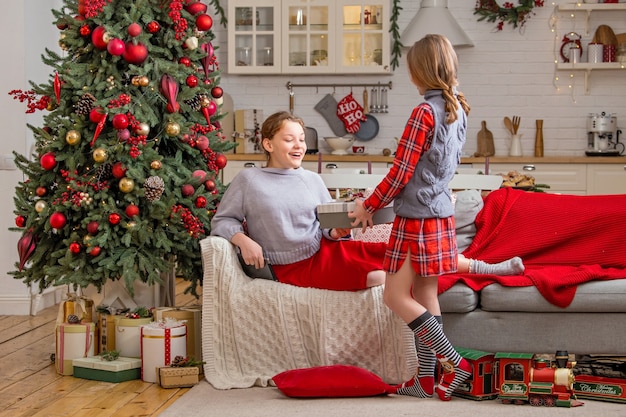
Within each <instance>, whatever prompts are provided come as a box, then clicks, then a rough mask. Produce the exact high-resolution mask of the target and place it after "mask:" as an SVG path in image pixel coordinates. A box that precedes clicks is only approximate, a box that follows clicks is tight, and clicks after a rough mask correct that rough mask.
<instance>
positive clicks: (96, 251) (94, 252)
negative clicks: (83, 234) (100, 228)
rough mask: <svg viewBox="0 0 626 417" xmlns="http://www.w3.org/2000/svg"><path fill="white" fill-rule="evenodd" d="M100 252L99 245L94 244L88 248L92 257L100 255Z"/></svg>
mask: <svg viewBox="0 0 626 417" xmlns="http://www.w3.org/2000/svg"><path fill="white" fill-rule="evenodd" d="M100 252H101V249H100V246H94V247H93V248H91V249H89V254H90V255H91V256H94V257H95V256H98V255H100Z"/></svg>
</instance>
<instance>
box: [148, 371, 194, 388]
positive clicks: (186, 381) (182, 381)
mask: <svg viewBox="0 0 626 417" xmlns="http://www.w3.org/2000/svg"><path fill="white" fill-rule="evenodd" d="M199 380H200V368H198V367H197V366H187V367H170V366H165V367H162V368H158V372H157V381H156V382H157V383H158V384H159V385H161V387H162V388H185V387H193V386H194V385H196V384H197V383H198V382H199Z"/></svg>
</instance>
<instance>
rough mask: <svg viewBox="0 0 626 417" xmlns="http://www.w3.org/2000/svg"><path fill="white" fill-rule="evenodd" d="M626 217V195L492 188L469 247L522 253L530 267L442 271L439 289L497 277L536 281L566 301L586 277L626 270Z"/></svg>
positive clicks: (495, 258) (485, 254)
mask: <svg viewBox="0 0 626 417" xmlns="http://www.w3.org/2000/svg"><path fill="white" fill-rule="evenodd" d="M625 218H626V195H603V196H575V195H558V194H547V193H529V192H524V191H520V190H514V189H511V188H502V189H500V190H497V191H494V192H492V193H490V194H489V195H488V196H487V198H486V199H485V206H484V208H483V209H482V210H481V212H480V213H479V214H478V216H477V217H476V230H477V232H476V236H475V238H474V240H473V242H472V244H471V245H470V246H469V247H468V248H467V249H466V250H465V251H464V252H463V254H464V255H465V256H466V257H468V258H472V259H480V260H483V261H486V262H492V263H493V262H500V261H503V260H506V259H509V258H511V257H513V256H519V257H521V258H522V260H523V262H524V265H525V266H526V270H525V272H524V275H517V276H494V275H478V274H472V275H470V274H450V275H445V276H442V277H440V279H439V292H440V293H441V292H444V291H446V290H448V289H449V288H450V287H452V286H453V285H454V284H455V283H456V282H459V281H462V282H464V283H465V284H466V285H468V286H469V287H470V288H472V289H474V290H475V291H478V290H480V289H482V288H484V287H485V286H487V285H489V284H492V283H495V282H497V283H499V284H501V285H504V286H511V287H525V286H530V285H534V286H536V287H537V289H538V290H539V292H540V293H541V294H542V295H543V296H544V297H545V299H546V300H548V301H549V302H551V303H552V304H554V305H557V306H559V307H567V306H568V305H569V304H570V303H571V302H572V300H573V298H574V296H575V295H576V287H577V286H578V285H579V284H581V283H584V282H587V281H591V280H610V279H620V278H626V231H625V230H624V227H623V221H624V219H625Z"/></svg>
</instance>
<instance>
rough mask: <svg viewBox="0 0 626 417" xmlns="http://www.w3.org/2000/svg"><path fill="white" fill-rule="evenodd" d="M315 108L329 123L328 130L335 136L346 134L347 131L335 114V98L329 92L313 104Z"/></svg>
mask: <svg viewBox="0 0 626 417" xmlns="http://www.w3.org/2000/svg"><path fill="white" fill-rule="evenodd" d="M315 110H317V111H318V112H319V113H320V114H321V115H322V116H324V119H326V121H327V122H328V124H329V125H330V130H332V131H333V133H334V134H335V135H337V136H340V137H341V136H346V135H347V134H348V131H347V130H346V126H345V125H344V124H343V122H342V121H341V119H340V118H339V116H337V100H335V97H333V96H332V95H331V94H326V95H325V96H324V98H323V99H321V100H320V102H319V103H317V104H316V105H315Z"/></svg>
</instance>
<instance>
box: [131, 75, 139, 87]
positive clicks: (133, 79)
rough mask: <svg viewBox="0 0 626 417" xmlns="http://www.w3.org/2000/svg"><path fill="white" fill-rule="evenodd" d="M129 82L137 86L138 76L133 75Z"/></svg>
mask: <svg viewBox="0 0 626 417" xmlns="http://www.w3.org/2000/svg"><path fill="white" fill-rule="evenodd" d="M130 83H131V84H132V85H134V86H135V87H138V86H139V77H138V76H134V77H133V78H131V80H130Z"/></svg>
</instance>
